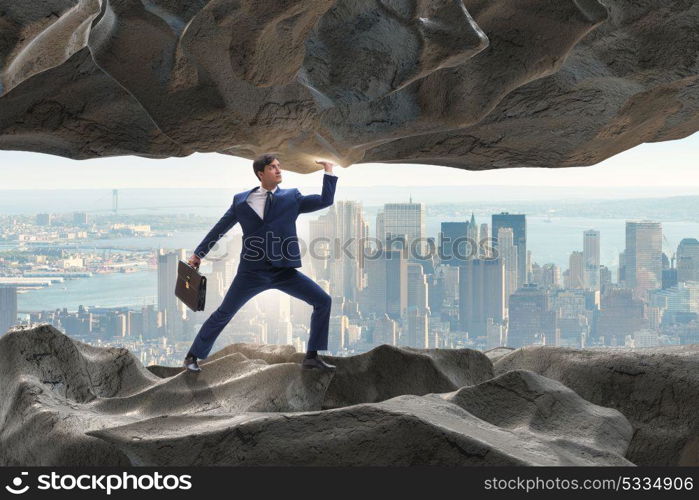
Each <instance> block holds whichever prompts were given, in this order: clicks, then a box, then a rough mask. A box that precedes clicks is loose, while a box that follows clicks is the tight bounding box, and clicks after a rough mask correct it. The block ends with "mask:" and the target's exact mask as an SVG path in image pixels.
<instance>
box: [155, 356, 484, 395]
mask: <svg viewBox="0 0 699 500" xmlns="http://www.w3.org/2000/svg"><path fill="white" fill-rule="evenodd" d="M231 353H239V354H243V355H244V356H247V357H249V358H256V359H262V360H264V361H266V362H268V363H300V362H301V361H302V360H303V356H304V354H303V353H297V352H296V350H295V349H294V348H293V347H292V346H276V345H265V346H259V345H255V344H244V343H239V344H231V345H228V346H226V347H224V348H223V349H221V350H220V351H218V352H215V353H214V354H212V355H211V356H209V357H208V358H207V359H205V360H204V361H202V362H201V363H200V364H201V366H202V367H204V366H206V365H207V364H208V363H211V362H212V361H214V360H217V359H218V358H220V357H222V356H227V355H230V354H231ZM323 358H324V359H325V360H327V361H328V363H330V364H333V365H335V366H336V367H337V369H336V372H335V376H334V377H333V379H332V381H331V382H330V385H329V386H328V389H327V391H326V393H325V398H324V400H323V408H324V409H327V408H337V407H340V406H348V405H352V404H357V403H374V402H378V401H383V400H386V399H389V398H392V397H395V396H400V395H403V394H415V395H418V396H421V395H423V394H428V393H430V392H449V391H454V390H456V389H457V388H459V387H463V386H465V385H473V384H477V383H480V382H484V381H486V380H488V379H491V378H493V366H492V364H491V363H490V361H489V360H488V359H487V358H486V357H485V356H484V355H483V354H481V353H480V352H478V351H474V350H472V349H413V348H409V347H393V346H389V345H385V344H384V345H381V346H378V347H376V348H374V349H372V350H371V351H368V352H365V353H362V354H358V355H356V356H350V357H334V356H323ZM148 369H149V370H151V371H152V372H153V373H156V374H158V375H159V376H170V375H172V374H174V373H178V372H180V371H182V370H184V368H170V369H168V368H166V367H161V366H149V367H148Z"/></svg>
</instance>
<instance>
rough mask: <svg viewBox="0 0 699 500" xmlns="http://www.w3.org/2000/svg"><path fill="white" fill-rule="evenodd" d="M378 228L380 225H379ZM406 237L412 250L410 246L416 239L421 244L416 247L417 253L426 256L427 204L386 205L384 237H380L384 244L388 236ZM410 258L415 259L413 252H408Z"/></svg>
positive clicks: (384, 209)
mask: <svg viewBox="0 0 699 500" xmlns="http://www.w3.org/2000/svg"><path fill="white" fill-rule="evenodd" d="M377 228H378V225H377ZM401 234H403V235H405V237H406V240H407V241H406V244H407V245H408V249H409V250H410V248H411V247H410V245H411V244H412V242H413V241H415V240H416V239H420V242H419V244H418V245H416V246H415V247H413V248H415V252H417V253H419V254H420V255H425V254H426V252H427V245H426V243H425V242H424V241H423V240H422V239H423V238H424V237H425V204H424V203H413V202H412V200H411V201H410V202H409V203H386V204H385V205H384V208H383V235H379V237H380V238H382V239H381V241H382V242H385V241H386V236H388V235H401ZM408 257H409V258H411V257H413V253H412V252H410V251H409V252H408Z"/></svg>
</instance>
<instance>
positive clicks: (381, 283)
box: [362, 250, 408, 320]
mask: <svg viewBox="0 0 699 500" xmlns="http://www.w3.org/2000/svg"><path fill="white" fill-rule="evenodd" d="M407 263H408V262H407V259H405V258H404V257H403V253H402V251H401V250H382V251H381V252H380V253H378V254H377V255H376V256H372V258H370V259H367V260H366V261H365V266H366V274H367V286H366V289H364V290H363V291H362V295H363V306H362V309H363V310H365V311H366V312H367V313H370V314H371V313H373V314H376V315H377V316H378V317H381V316H382V315H384V314H388V316H389V317H390V318H391V319H394V320H399V319H400V318H401V315H402V314H403V313H404V311H405V310H406V308H407V306H408V267H407Z"/></svg>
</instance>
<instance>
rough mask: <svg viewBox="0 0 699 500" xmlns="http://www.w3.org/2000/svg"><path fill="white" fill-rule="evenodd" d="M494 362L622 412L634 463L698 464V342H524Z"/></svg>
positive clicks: (504, 370) (504, 369)
mask: <svg viewBox="0 0 699 500" xmlns="http://www.w3.org/2000/svg"><path fill="white" fill-rule="evenodd" d="M494 366H495V372H496V373H497V374H506V373H508V372H509V371H511V370H520V369H524V370H532V371H534V372H536V373H539V374H541V375H543V376H545V377H547V378H550V379H554V380H558V381H559V382H561V383H562V384H564V385H566V386H567V387H569V388H570V389H572V390H573V391H575V392H576V393H577V394H579V395H580V396H581V397H583V398H585V399H586V400H588V401H590V402H592V403H594V404H596V405H600V406H604V407H609V408H615V409H617V410H618V411H620V412H621V413H623V414H624V415H625V416H626V418H627V419H628V420H629V421H630V422H631V424H632V425H633V427H634V434H633V438H632V439H631V443H630V445H629V449H628V452H627V454H626V458H628V459H629V460H630V461H632V462H633V463H635V464H636V465H693V466H696V465H699V345H683V346H665V347H658V348H645V349H635V350H630V349H583V350H577V349H566V348H560V347H524V348H521V349H517V350H516V351H514V352H512V353H511V354H509V355H507V356H504V357H501V358H499V359H497V360H496V361H495V362H494Z"/></svg>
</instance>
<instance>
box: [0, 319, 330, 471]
mask: <svg viewBox="0 0 699 500" xmlns="http://www.w3.org/2000/svg"><path fill="white" fill-rule="evenodd" d="M331 378H332V375H331V374H326V373H318V372H312V371H311V372H309V371H302V370H301V369H300V367H299V365H297V364H294V363H285V364H275V365H270V364H267V363H266V362H265V361H264V360H249V359H247V358H245V357H244V356H242V355H241V354H231V355H227V356H222V357H219V358H218V359H216V360H214V361H213V362H211V363H209V366H207V370H206V371H205V372H202V373H200V374H196V375H191V374H189V373H180V374H179V375H175V376H173V377H169V378H166V379H162V378H160V377H157V376H156V375H154V374H152V373H151V372H150V371H148V370H147V369H145V368H144V367H143V366H142V365H141V363H140V362H139V361H138V360H137V359H136V358H135V357H134V356H133V355H132V354H131V353H130V352H129V351H128V350H126V349H121V348H98V347H93V346H90V345H87V344H84V343H82V342H78V341H75V340H73V339H71V338H70V337H68V336H66V335H64V334H63V333H61V332H60V331H58V330H57V329H55V328H54V327H52V326H50V325H41V326H38V327H36V328H31V329H15V330H11V331H10V332H8V333H6V334H5V335H3V336H1V337H0V422H3V424H2V427H0V464H2V465H126V464H128V463H129V461H128V459H127V458H126V457H125V456H124V455H123V453H122V452H120V451H119V450H118V449H117V448H115V447H114V446H112V445H110V444H109V443H107V442H105V441H103V440H99V439H96V438H94V437H91V436H89V435H87V434H86V432H88V431H91V430H97V429H102V428H105V427H113V426H118V425H123V424H127V423H133V422H137V421H140V420H143V419H147V418H152V417H155V416H160V415H171V414H177V415H187V414H198V415H202V414H207V415H220V414H223V415H227V416H230V415H235V414H238V413H242V412H255V411H260V412H281V411H292V412H293V411H301V410H315V409H317V410H319V409H320V408H321V403H322V401H323V397H324V393H325V390H326V388H327V385H328V383H329V382H330V380H331Z"/></svg>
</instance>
